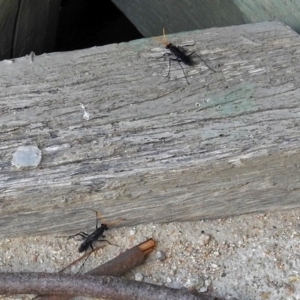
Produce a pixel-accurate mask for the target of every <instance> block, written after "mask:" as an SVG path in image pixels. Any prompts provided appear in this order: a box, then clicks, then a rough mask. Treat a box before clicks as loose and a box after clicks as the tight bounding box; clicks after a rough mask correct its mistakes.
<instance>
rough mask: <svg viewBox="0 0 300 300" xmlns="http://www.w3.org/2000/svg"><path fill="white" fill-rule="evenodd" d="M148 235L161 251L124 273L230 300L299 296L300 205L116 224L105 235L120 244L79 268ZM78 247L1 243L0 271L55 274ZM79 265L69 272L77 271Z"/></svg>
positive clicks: (45, 240)
mask: <svg viewBox="0 0 300 300" xmlns="http://www.w3.org/2000/svg"><path fill="white" fill-rule="evenodd" d="M94 227H95V220H94V221H93V220H91V223H90V224H87V228H82V230H84V231H87V232H91V231H93V230H94ZM150 237H152V238H154V239H155V240H156V241H157V248H156V250H155V251H154V252H153V253H152V254H151V255H150V256H149V258H148V260H147V261H146V263H145V264H144V265H142V266H140V267H138V268H136V269H134V270H133V271H132V272H131V273H130V274H127V275H126V277H128V278H131V279H136V280H142V281H146V282H151V283H155V284H164V285H167V286H170V287H174V288H180V287H183V286H185V287H192V288H196V289H198V290H199V291H200V292H206V291H211V294H212V295H214V296H218V297H223V298H224V299H230V300H233V299H238V300H250V299H251V300H254V299H264V300H265V299H276V300H277V299H278V300H279V299H280V300H281V299H284V300H298V299H300V243H299V239H300V209H299V210H293V211H285V212H271V213H267V214H254V215H244V216H238V217H233V218H227V219H217V220H207V221H199V222H186V223H168V224H146V225H139V226H135V227H123V228H115V229H111V230H108V231H107V234H106V238H107V239H108V240H109V241H110V242H111V243H114V244H117V246H114V245H108V244H106V245H105V246H104V247H103V248H102V249H100V250H99V251H98V252H97V254H96V255H94V254H93V255H91V257H90V258H89V259H88V260H87V261H86V263H85V265H84V266H83V268H82V271H81V272H85V271H88V270H89V269H91V268H94V267H96V266H97V265H99V264H101V263H104V262H106V261H107V260H109V259H111V258H113V257H115V256H117V255H118V254H119V253H120V252H122V251H124V250H125V249H126V248H130V247H132V246H134V245H135V244H138V243H140V242H142V241H144V240H145V239H147V238H150ZM79 244H80V241H76V240H74V239H70V240H67V238H66V237H65V236H63V237H61V236H54V235H53V236H42V237H26V238H25V237H24V238H14V239H4V240H0V251H1V257H0V266H1V271H2V272H3V271H4V272H5V271H7V272H20V271H28V272H31V271H34V272H39V271H40V272H57V271H58V270H60V269H61V268H63V267H64V266H66V265H67V264H68V263H70V262H72V261H73V260H75V259H76V258H78V257H79V253H78V252H77V249H78V246H79ZM164 255H165V259H163V258H164V257H163V256H164ZM80 266H81V264H80V263H79V264H78V265H76V266H73V267H71V268H70V270H69V272H70V273H76V272H77V270H78V268H80ZM31 298H32V296H15V297H5V298H1V296H0V299H31Z"/></svg>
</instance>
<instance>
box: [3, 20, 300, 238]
mask: <svg viewBox="0 0 300 300" xmlns="http://www.w3.org/2000/svg"><path fill="white" fill-rule="evenodd" d="M169 39H170V40H171V41H172V42H173V43H175V44H177V43H180V42H185V41H187V40H194V41H195V45H194V46H193V47H190V48H191V50H194V51H196V52H197V53H198V54H199V55H201V56H202V58H203V59H205V61H206V62H207V63H208V64H209V65H210V66H211V67H213V68H214V69H215V70H216V73H213V72H212V71H210V70H209V69H208V68H207V67H206V66H205V65H204V64H203V63H201V62H199V61H197V60H195V61H196V64H195V66H192V67H185V72H186V74H187V76H188V79H189V82H190V85H187V84H186V81H185V79H184V76H183V73H182V70H181V69H180V67H179V66H178V65H177V64H176V62H173V64H172V68H171V78H170V79H168V78H166V77H164V74H165V73H166V72H167V70H168V62H167V61H165V60H164V59H159V58H158V57H161V55H162V54H163V53H164V52H165V49H164V48H163V46H161V45H160V44H159V43H158V42H157V41H156V40H153V39H152V40H151V39H142V40H136V41H133V42H130V43H122V44H118V45H117V44H113V45H108V46H105V47H95V48H90V49H86V50H80V51H73V52H65V53H53V54H47V55H42V56H37V57H30V56H27V57H23V58H20V59H16V60H13V61H3V62H0V87H1V88H0V116H1V117H0V138H1V152H0V155H1V162H0V167H1V168H0V185H1V194H0V203H1V211H0V216H1V218H0V236H1V237H4V236H16V235H21V234H38V233H39V234H40V233H53V232H61V231H70V230H73V231H74V232H75V231H76V230H83V229H85V228H86V226H87V225H90V226H94V218H95V214H94V213H93V212H92V211H91V210H90V209H96V210H100V211H101V213H102V214H103V215H104V216H105V218H106V219H107V220H111V219H117V218H122V222H120V223H119V225H132V224H137V223H142V222H151V221H155V222H167V221H175V220H180V221H185V220H198V219H201V218H219V217H226V216H230V215H235V214H242V213H249V212H258V211H266V210H273V209H287V208H293V207H299V206H300V205H299V204H300V202H299V187H300V182H299V178H300V176H299V175H300V174H299V173H300V168H299V166H300V164H299V161H300V152H299V147H300V144H299V137H300V134H299V117H300V105H299V96H300V94H299V87H300V79H299V76H298V73H299V69H300V62H299V52H300V50H299V45H300V38H299V36H298V35H297V34H296V33H295V32H293V31H292V30H291V29H290V28H288V27H286V26H284V25H283V24H281V23H279V22H270V23H259V24H253V25H242V26H236V27H226V28H219V29H209V30H203V31H194V32H188V33H184V34H178V35H175V36H169ZM32 58H33V61H32ZM80 103H82V104H83V105H84V107H85V109H86V111H87V112H88V113H89V120H86V119H84V118H83V115H84V111H83V109H82V107H81V106H80ZM21 145H35V146H38V147H39V149H40V150H41V151H42V155H43V156H42V161H41V163H40V165H39V167H37V168H33V169H17V168H16V167H15V166H12V165H11V160H12V157H13V154H14V152H15V151H16V149H17V147H18V146H21Z"/></svg>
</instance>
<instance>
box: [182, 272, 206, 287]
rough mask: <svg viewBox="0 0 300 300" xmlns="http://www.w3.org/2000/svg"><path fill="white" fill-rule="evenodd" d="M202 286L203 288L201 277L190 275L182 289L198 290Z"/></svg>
mask: <svg viewBox="0 0 300 300" xmlns="http://www.w3.org/2000/svg"><path fill="white" fill-rule="evenodd" d="M203 286H204V280H203V278H202V277H201V276H198V275H190V276H189V277H188V279H187V281H186V282H185V284H184V287H186V288H196V289H199V288H201V287H203Z"/></svg>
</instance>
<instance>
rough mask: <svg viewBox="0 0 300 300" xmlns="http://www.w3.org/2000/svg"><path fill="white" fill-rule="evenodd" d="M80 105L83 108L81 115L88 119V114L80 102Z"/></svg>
mask: <svg viewBox="0 0 300 300" xmlns="http://www.w3.org/2000/svg"><path fill="white" fill-rule="evenodd" d="M80 106H81V108H82V110H83V116H82V117H83V118H84V119H85V120H89V119H90V114H89V113H88V112H87V111H86V109H85V106H84V105H83V104H82V103H80Z"/></svg>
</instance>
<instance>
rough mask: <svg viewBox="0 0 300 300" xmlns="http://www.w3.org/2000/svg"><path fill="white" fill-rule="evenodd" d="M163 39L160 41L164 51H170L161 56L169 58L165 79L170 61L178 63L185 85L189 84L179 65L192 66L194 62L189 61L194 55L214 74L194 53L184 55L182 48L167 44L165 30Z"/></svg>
mask: <svg viewBox="0 0 300 300" xmlns="http://www.w3.org/2000/svg"><path fill="white" fill-rule="evenodd" d="M163 37H164V40H163V41H162V42H163V43H164V44H165V45H166V49H168V50H169V51H170V53H165V54H164V55H163V56H168V57H169V70H168V73H167V75H166V77H170V70H171V62H172V60H175V61H177V62H178V64H179V66H180V67H181V69H182V72H183V75H184V77H185V80H186V82H187V84H190V83H189V82H188V80H187V77H186V75H185V72H184V69H183V67H182V65H181V62H182V63H184V64H186V65H188V66H193V65H194V62H193V60H192V59H191V56H192V55H196V56H197V57H198V58H199V59H200V60H201V61H202V62H203V63H204V64H205V65H206V66H207V67H208V68H209V69H210V70H211V71H213V72H216V71H215V70H214V69H212V68H211V67H210V66H209V65H208V64H207V63H206V62H205V61H204V60H203V59H202V58H201V57H200V56H199V55H198V54H197V53H196V52H192V53H190V54H186V53H185V52H186V51H187V50H186V49H185V48H184V47H182V46H175V45H173V44H172V43H169V42H168V41H167V39H166V34H165V28H163Z"/></svg>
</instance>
